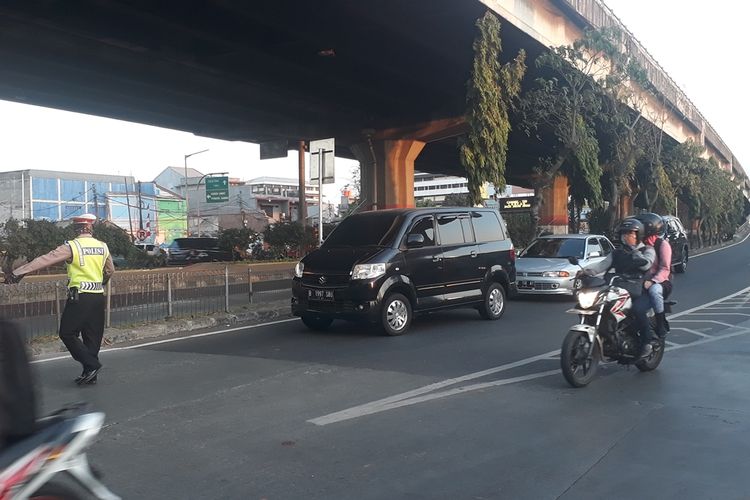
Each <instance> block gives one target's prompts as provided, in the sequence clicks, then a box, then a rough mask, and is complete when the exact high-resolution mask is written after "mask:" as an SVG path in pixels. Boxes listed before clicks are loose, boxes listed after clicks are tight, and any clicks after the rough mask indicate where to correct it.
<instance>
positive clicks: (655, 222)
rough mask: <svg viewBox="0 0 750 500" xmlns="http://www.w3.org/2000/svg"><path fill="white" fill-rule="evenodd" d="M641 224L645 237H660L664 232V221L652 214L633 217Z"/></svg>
mask: <svg viewBox="0 0 750 500" xmlns="http://www.w3.org/2000/svg"><path fill="white" fill-rule="evenodd" d="M633 218H634V219H638V220H639V221H641V222H642V223H643V228H644V233H645V235H646V236H652V235H654V234H655V235H657V236H661V235H662V234H663V232H664V219H662V218H661V216H660V215H657V214H655V213H653V212H648V213H645V214H640V215H636V216H635V217H633Z"/></svg>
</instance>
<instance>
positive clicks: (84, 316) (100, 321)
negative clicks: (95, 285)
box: [60, 293, 105, 371]
mask: <svg viewBox="0 0 750 500" xmlns="http://www.w3.org/2000/svg"><path fill="white" fill-rule="evenodd" d="M104 300H105V299H104V294H102V293H80V294H78V300H77V301H75V300H71V299H68V301H67V302H66V303H65V310H64V311H63V315H62V318H61V320H60V340H62V341H63V343H64V344H65V347H67V348H68V351H70V354H71V356H73V359H75V360H76V361H78V362H79V363H81V364H82V365H83V370H84V371H89V370H96V369H97V368H101V366H102V364H101V363H100V362H99V348H100V347H101V345H102V337H103V336H104V305H105V302H104ZM79 335H80V338H79Z"/></svg>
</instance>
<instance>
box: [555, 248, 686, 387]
mask: <svg viewBox="0 0 750 500" xmlns="http://www.w3.org/2000/svg"><path fill="white" fill-rule="evenodd" d="M568 260H569V261H570V262H571V263H572V264H574V265H578V259H576V258H575V257H570V258H569V259H568ZM580 279H581V286H580V289H579V291H578V295H577V298H578V307H576V308H573V309H569V310H568V311H567V312H568V313H572V314H577V315H578V317H579V323H578V324H576V325H573V326H572V327H570V330H569V331H568V334H567V335H566V336H565V339H564V340H563V344H562V349H561V352H560V365H561V368H562V372H563V376H564V377H565V380H567V381H568V383H569V384H570V385H572V386H573V387H584V386H586V385H588V384H589V383H590V382H591V381H592V380H593V378H594V376H595V375H596V372H597V369H598V367H599V363H600V362H601V361H602V359H604V360H606V361H617V362H618V363H620V364H624V365H635V366H636V368H638V369H639V370H640V371H643V372H646V371H651V370H655V369H656V368H657V367H658V366H659V364H660V363H661V360H662V358H663V357H664V339H663V338H659V337H658V336H656V335H655V336H654V338H653V340H652V341H651V346H652V347H653V352H652V353H651V354H650V355H649V356H648V357H645V358H641V357H640V356H639V354H640V351H641V340H640V336H639V334H638V328H637V326H636V321H635V316H634V315H633V313H632V312H631V306H632V300H631V297H630V293H629V292H628V291H627V290H626V289H625V288H624V286H626V283H627V279H626V278H623V277H621V276H618V275H614V276H610V277H609V279H605V278H601V277H596V276H590V275H586V274H583V275H582V276H581V278H580ZM631 283H632V282H631ZM674 304H676V302H674V301H665V306H666V307H667V312H669V308H670V307H671V306H672V305H674Z"/></svg>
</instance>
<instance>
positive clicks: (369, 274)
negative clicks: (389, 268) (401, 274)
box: [352, 264, 385, 280]
mask: <svg viewBox="0 0 750 500" xmlns="http://www.w3.org/2000/svg"><path fill="white" fill-rule="evenodd" d="M384 274H385V264H357V265H355V266H354V269H352V279H353V280H371V279H373V278H377V277H379V276H383V275H384Z"/></svg>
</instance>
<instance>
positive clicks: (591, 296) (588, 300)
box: [578, 291, 599, 309]
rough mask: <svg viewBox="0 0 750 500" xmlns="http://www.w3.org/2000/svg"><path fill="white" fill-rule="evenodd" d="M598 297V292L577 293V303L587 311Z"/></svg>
mask: <svg viewBox="0 0 750 500" xmlns="http://www.w3.org/2000/svg"><path fill="white" fill-rule="evenodd" d="M598 295H599V292H597V291H593V292H579V293H578V303H579V304H580V305H581V307H582V308H584V309H588V308H589V307H591V306H593V305H594V302H596V297H597V296H598Z"/></svg>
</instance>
